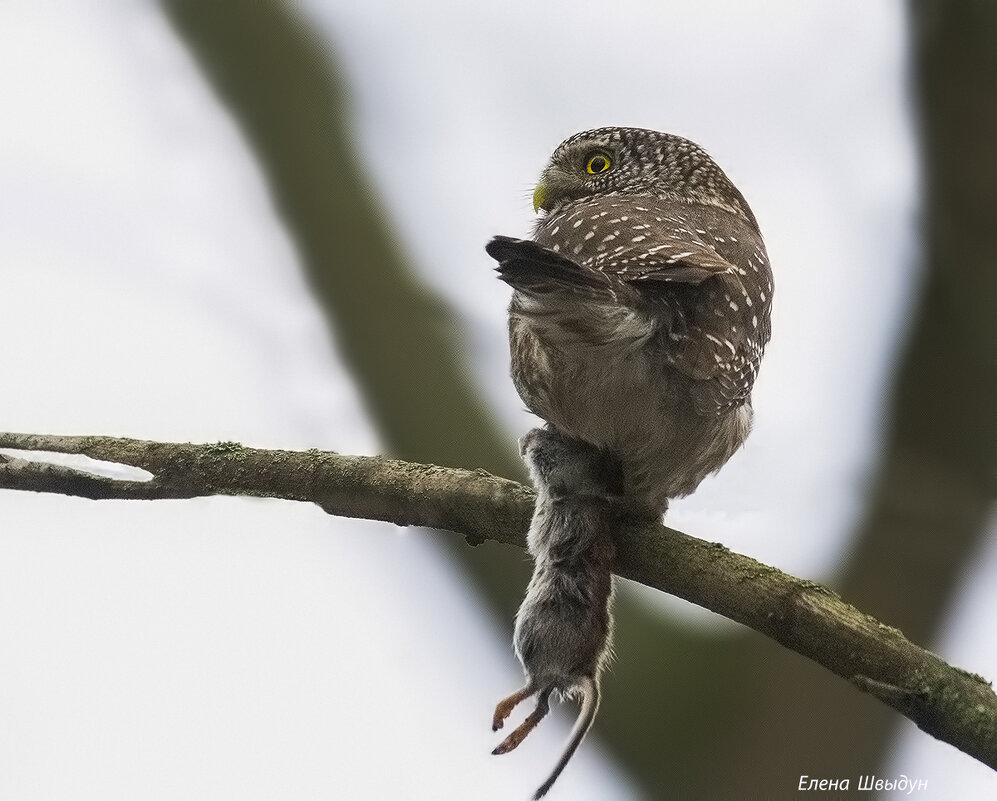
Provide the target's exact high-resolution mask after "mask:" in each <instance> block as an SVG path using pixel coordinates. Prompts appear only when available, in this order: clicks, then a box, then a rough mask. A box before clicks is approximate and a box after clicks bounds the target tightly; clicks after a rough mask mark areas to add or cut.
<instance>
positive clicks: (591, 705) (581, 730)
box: [533, 676, 599, 801]
mask: <svg viewBox="0 0 997 801" xmlns="http://www.w3.org/2000/svg"><path fill="white" fill-rule="evenodd" d="M578 686H579V687H580V688H581V691H582V708H581V711H579V713H578V719H577V720H576V721H575V726H574V728H573V729H572V730H571V737H570V738H569V739H568V744H567V746H565V749H564V753H562V754H561V758H560V759H559V760H558V761H557V765H556V766H555V767H554V770H553V772H552V773H551V774H550V776H548V777H547V781H545V782H544V783H543V784H541V785H540V787H539V788H538V789H537V791H536V792H535V793H534V794H533V801H539V799H541V798H543V797H544V796H545V795H547V791H548V790H550V788H551V787H552V786H553V784H554V782H556V781H557V777H558V776H560V775H561V771H562V770H564V767H565V765H567V764H568V762H569V761H570V759H571V757H572V756H574V754H575V751H577V750H578V746H580V745H581V744H582V740H584V739H585V735H586V734H588V731H589V729H591V728H592V723H593V721H595V713H596V712H597V711H598V710H599V685H598V684H596V683H595V681H594V680H593V679H592V678H590V677H588V676H586V677H585V678H584V679H582V680H581V681H580V682H578Z"/></svg>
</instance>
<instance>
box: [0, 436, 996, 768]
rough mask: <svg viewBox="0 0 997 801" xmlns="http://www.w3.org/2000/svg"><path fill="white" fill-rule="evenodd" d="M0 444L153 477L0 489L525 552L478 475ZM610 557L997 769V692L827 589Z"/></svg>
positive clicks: (509, 516)
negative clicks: (294, 504) (334, 524)
mask: <svg viewBox="0 0 997 801" xmlns="http://www.w3.org/2000/svg"><path fill="white" fill-rule="evenodd" d="M0 448H6V449H14V450H21V451H47V452H55V453H63V454H80V455H85V456H88V457H90V458H92V459H98V460H102V461H106V462H113V463H117V464H125V465H132V466H134V467H139V468H142V469H144V470H147V471H148V472H149V473H151V474H152V478H151V479H150V480H149V481H135V480H120V479H115V478H107V477H103V476H98V475H94V474H92V473H88V472H85V471H83V470H80V469H77V468H73V467H66V466H62V465H54V464H47V463H42V462H37V461H29V460H27V459H23V458H18V457H13V456H4V455H0V489H17V490H29V491H35V492H52V493H59V494H63V495H74V496H79V497H83V498H91V499H143V500H151V499H160V498H194V497H199V496H206V495H249V496H255V497H270V498H283V499H286V500H295V501H311V502H313V503H316V504H318V505H319V506H320V507H322V509H324V510H325V511H326V512H327V513H329V514H332V515H339V516H344V517H355V518H363V519H369V520H383V521H387V522H391V523H395V524H397V525H402V526H410V525H418V526H428V527H431V528H437V529H445V530H447V531H453V532H456V533H458V534H461V535H463V536H464V537H465V538H466V539H467V540H468V542H469V543H471V544H478V543H480V542H483V541H484V540H496V541H498V542H504V543H507V544H509V545H516V546H519V547H524V546H525V544H526V538H525V533H526V530H527V528H528V526H529V521H530V516H531V514H532V510H533V500H534V495H533V492H532V491H531V490H529V489H527V488H526V487H524V486H522V485H521V484H518V483H516V482H514V481H509V480H508V479H503V478H498V477H496V476H493V475H490V474H489V473H486V472H485V471H483V470H475V471H470V470H458V469H451V468H443V467H435V466H432V465H422V464H413V463H409V462H402V461H396V460H390V459H380V458H375V457H366V456H343V455H340V454H336V453H331V452H326V451H272V450H258V449H254V448H245V447H243V446H241V445H239V444H237V443H226V442H221V443H215V444H211V445H194V444H189V443H164V442H150V441H145V440H136V439H125V438H117V437H63V436H49V435H33V434H6V433H0ZM618 554H619V561H618V565H617V573H618V574H619V575H620V576H622V577H624V578H628V579H631V580H633V581H637V582H640V583H642V584H645V585H647V586H649V587H654V588H655V589H658V590H661V591H662V592H667V593H671V594H672V595H677V596H679V597H680V598H684V599H685V600H687V601H691V602H692V603H695V604H698V605H699V606H703V607H705V608H707V609H710V610H712V611H714V612H716V613H718V614H721V615H723V616H725V617H728V618H730V619H731V620H736V621H737V622H739V623H743V624H744V625H746V626H749V627H750V628H752V629H754V630H755V631H758V632H760V633H762V634H765V635H766V636H768V637H771V638H772V639H774V640H776V641H777V642H779V643H781V644H782V645H784V646H786V647H787V648H789V649H791V650H793V651H796V652H797V653H799V654H802V655H803V656H806V657H808V658H809V659H812V660H814V661H815V662H817V663H818V664H820V665H823V666H824V667H826V668H827V669H828V670H831V671H833V672H834V673H837V674H838V675H839V676H842V677H843V678H845V679H848V680H849V681H851V682H852V683H853V684H854V685H855V686H856V687H858V688H859V689H861V690H863V691H865V692H868V693H870V694H871V695H874V696H875V697H876V698H878V699H879V700H880V701H882V702H883V703H885V704H887V705H889V706H891V707H893V708H894V709H896V710H897V711H898V712H900V713H901V714H903V715H905V716H906V717H908V718H910V719H911V720H912V721H914V723H916V724H917V725H918V726H919V727H920V728H921V729H922V730H924V731H926V732H927V733H928V734H931V735H932V736H934V737H937V738H938V739H940V740H944V741H945V742H948V743H951V744H952V745H954V746H955V747H956V748H958V749H960V750H961V751H964V752H965V753H967V754H969V755H970V756H972V757H975V758H976V759H978V760H980V761H981V762H983V763H984V764H986V765H988V766H990V767H991V768H994V769H995V770H997V695H995V694H994V691H993V689H992V687H991V686H990V684H989V683H988V682H986V681H985V680H984V679H982V678H981V677H979V676H976V675H974V674H972V673H968V672H966V671H963V670H960V669H958V668H954V667H952V666H951V665H948V664H947V663H945V662H944V661H943V660H942V659H940V658H939V657H938V656H936V655H935V654H932V653H930V652H929V651H926V650H924V649H923V648H920V647H918V646H917V645H914V644H913V643H911V642H910V641H909V640H907V639H906V638H905V637H904V636H903V634H902V633H901V632H900V631H898V630H897V629H894V628H891V627H890V626H886V625H884V624H882V623H879V622H878V621H876V620H875V619H873V618H872V617H870V616H869V615H866V614H864V613H862V612H860V611H859V610H857V609H855V608H854V607H853V606H850V605H849V604H847V603H845V602H844V601H842V600H841V598H840V597H838V595H837V594H835V593H834V592H832V591H831V590H829V589H827V588H826V587H824V586H822V585H820V584H815V583H813V582H810V581H803V580H800V579H797V578H794V577H792V576H789V575H787V574H785V573H783V572H781V571H780V570H777V569H775V568H773V567H769V566H767V565H764V564H762V563H760V562H757V561H755V560H754V559H751V558H749V557H747V556H742V555H740V554H736V553H733V552H731V551H729V550H728V549H727V548H725V547H724V546H722V545H720V544H718V543H708V542H704V541H703V540H699V539H696V538H695V537H690V536H688V535H686V534H683V533H681V532H679V531H675V530H674V529H670V528H667V527H665V526H662V525H660V524H658V523H654V522H641V523H635V524H634V525H633V526H632V527H628V528H627V529H626V530H624V531H621V532H620V534H619V537H618ZM801 714H804V711H803V710H801Z"/></svg>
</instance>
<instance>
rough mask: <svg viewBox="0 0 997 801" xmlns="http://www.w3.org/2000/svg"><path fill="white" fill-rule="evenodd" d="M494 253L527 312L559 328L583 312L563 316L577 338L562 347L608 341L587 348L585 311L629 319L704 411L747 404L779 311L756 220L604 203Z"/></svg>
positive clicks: (707, 210) (574, 210) (559, 213)
mask: <svg viewBox="0 0 997 801" xmlns="http://www.w3.org/2000/svg"><path fill="white" fill-rule="evenodd" d="M487 250H488V253H489V255H491V256H492V257H493V258H494V259H496V260H497V261H498V262H499V266H498V268H497V270H498V273H499V275H500V276H501V278H502V279H503V280H504V281H506V283H508V284H510V285H511V286H512V287H513V288H514V289H516V290H517V292H518V293H521V294H522V296H525V297H523V298H520V300H521V301H523V300H526V301H528V303H525V304H522V305H523V307H524V308H523V309H522V310H521V312H522V313H523V314H524V315H526V316H529V315H530V314H540V315H541V316H546V317H547V318H554V319H548V320H547V322H546V324H547V325H548V326H549V325H550V324H551V323H555V320H556V312H557V310H561V311H564V310H566V309H567V308H569V307H574V309H575V313H574V314H570V315H562V319H563V320H564V321H565V322H566V323H567V324H568V326H569V327H570V328H571V329H572V330H570V331H568V332H566V336H565V337H562V338H561V341H562V347H564V346H565V344H564V343H566V344H567V345H569V346H570V345H575V346H578V347H581V348H584V347H586V345H595V344H598V343H592V342H586V341H585V337H586V332H585V329H584V326H581V325H580V324H579V320H580V319H584V314H585V312H584V308H585V307H589V308H590V309H591V308H593V307H599V308H600V312H601V315H602V316H603V317H604V318H605V319H613V318H614V317H615V318H616V319H619V320H621V321H623V320H627V319H629V317H628V315H627V314H615V315H614V312H617V311H618V312H623V311H626V312H632V313H633V314H636V315H639V316H640V318H641V319H642V320H646V321H649V322H650V324H651V328H652V329H653V335H651V336H648V337H647V338H646V343H645V345H644V347H648V348H655V349H659V350H660V358H661V359H662V360H663V362H664V364H665V365H668V366H669V367H672V368H674V369H675V370H677V371H679V372H680V373H682V374H684V375H685V376H687V377H688V378H690V379H692V381H691V382H690V387H691V389H690V392H691V394H692V399H693V402H694V404H695V407H696V409H697V410H698V411H699V412H700V413H702V414H719V413H723V412H725V411H727V410H729V409H731V408H734V407H737V406H740V405H741V404H743V403H745V402H746V401H747V400H748V398H749V396H750V394H751V388H752V386H753V384H754V380H755V376H756V375H757V372H758V365H759V362H760V360H761V357H762V352H763V350H764V348H765V345H766V343H767V342H768V340H769V334H770V323H769V316H770V309H771V303H772V274H771V270H770V268H769V263H768V257H767V255H766V252H765V246H764V244H763V242H762V239H761V236H760V234H759V233H758V230H757V228H756V226H755V225H754V223H753V221H749V220H748V219H746V218H745V217H743V216H740V215H736V214H733V213H731V212H729V211H727V210H725V209H722V208H718V207H715V206H709V205H704V204H699V203H688V202H681V201H669V200H663V199H661V198H656V197H651V196H646V197H645V196H640V195H624V194H619V195H605V196H599V197H592V198H587V199H582V200H578V201H574V202H571V203H568V204H565V205H564V206H562V207H561V208H559V209H555V210H554V211H553V212H552V213H551V214H548V215H547V216H546V217H544V218H542V219H541V220H540V221H539V223H538V225H537V228H536V231H535V234H534V239H533V240H532V241H529V240H520V239H512V238H509V237H495V238H494V239H493V240H492V241H491V242H490V243H489V244H488V246H487ZM516 302H517V301H516V299H514V301H513V303H514V307H515V305H516ZM555 324H556V323H555ZM621 324H622V323H621ZM572 337H574V338H575V340H576V341H574V342H572V341H571V338H572ZM566 355H570V354H566Z"/></svg>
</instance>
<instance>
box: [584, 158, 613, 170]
mask: <svg viewBox="0 0 997 801" xmlns="http://www.w3.org/2000/svg"><path fill="white" fill-rule="evenodd" d="M612 166H613V163H612V162H611V161H610V160H609V156H607V155H606V154H605V153H595V154H593V155H591V156H589V160H588V161H587V162H586V163H585V172H587V173H588V174H589V175H596V174H598V173H600V172H605V171H606V170H608V169H609V168H610V167H612Z"/></svg>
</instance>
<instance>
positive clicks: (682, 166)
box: [533, 128, 754, 222]
mask: <svg viewBox="0 0 997 801" xmlns="http://www.w3.org/2000/svg"><path fill="white" fill-rule="evenodd" d="M611 194H629V195H649V196H652V197H658V198H663V199H669V200H680V201H686V202H690V203H705V204H708V205H712V206H719V207H721V208H724V209H726V210H728V211H730V212H732V213H734V214H738V215H740V216H744V217H746V218H747V219H750V220H751V221H752V222H754V218H753V217H752V216H751V212H750V211H749V210H748V204H747V203H746V202H745V200H744V198H743V197H742V196H741V193H740V192H738V191H737V189H736V188H735V187H734V185H733V184H732V183H731V182H730V179H728V178H727V176H726V175H724V172H723V170H721V169H720V168H719V167H718V166H717V164H716V162H714V161H713V159H711V158H710V157H709V156H708V155H707V154H706V151H705V150H703V149H702V148H701V147H699V145H697V144H695V143H694V142H690V141H689V140H688V139H683V138H682V137H680V136H674V135H672V134H667V133H661V132H659V131H651V130H648V129H646V128H596V129H594V130H591V131H582V132H581V133H577V134H575V135H574V136H571V137H569V138H568V139H565V140H564V141H563V142H562V143H561V144H560V145H558V146H557V149H556V150H555V151H554V154H553V155H552V156H551V158H550V163H549V164H548V165H547V167H546V168H545V169H544V171H543V174H542V175H541V176H540V182H539V183H538V184H537V188H536V191H534V193H533V207H534V210H535V211H537V212H539V211H540V210H541V209H542V210H544V211H548V212H549V211H552V210H554V209H557V208H558V207H560V206H562V205H563V204H565V203H568V202H570V201H572V200H579V199H582V198H589V197H594V196H597V195H611Z"/></svg>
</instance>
